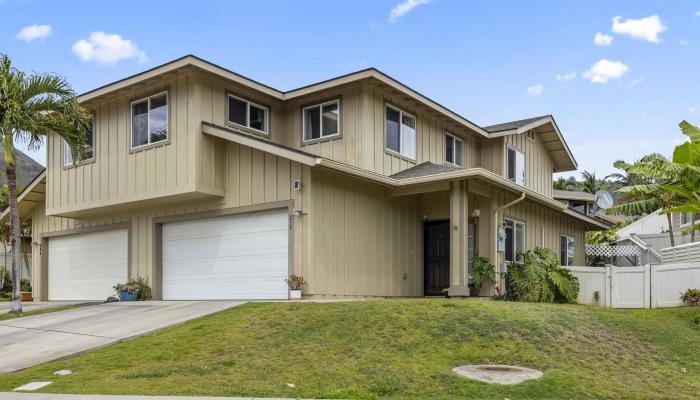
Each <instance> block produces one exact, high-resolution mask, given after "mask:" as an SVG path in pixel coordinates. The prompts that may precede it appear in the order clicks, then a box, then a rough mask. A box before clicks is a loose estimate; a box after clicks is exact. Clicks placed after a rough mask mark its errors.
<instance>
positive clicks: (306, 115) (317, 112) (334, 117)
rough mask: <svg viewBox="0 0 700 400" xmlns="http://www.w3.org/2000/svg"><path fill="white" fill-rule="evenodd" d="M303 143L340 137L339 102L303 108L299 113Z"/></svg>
mask: <svg viewBox="0 0 700 400" xmlns="http://www.w3.org/2000/svg"><path fill="white" fill-rule="evenodd" d="M301 114H302V119H303V121H302V126H303V128H304V141H305V142H308V141H311V140H316V139H325V138H328V137H333V136H338V135H340V101H339V100H333V101H329V102H326V103H321V104H316V105H313V106H309V107H304V108H303V109H302V111H301Z"/></svg>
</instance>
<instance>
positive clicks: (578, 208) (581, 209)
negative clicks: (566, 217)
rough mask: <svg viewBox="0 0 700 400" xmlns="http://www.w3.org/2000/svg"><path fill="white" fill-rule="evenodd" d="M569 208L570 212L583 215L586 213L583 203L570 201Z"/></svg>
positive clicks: (584, 203)
mask: <svg viewBox="0 0 700 400" xmlns="http://www.w3.org/2000/svg"><path fill="white" fill-rule="evenodd" d="M569 206H570V207H571V209H572V210H574V211H576V212H578V213H581V214H583V215H587V214H588V212H587V211H586V209H587V207H586V202H585V201H572V202H571V203H569Z"/></svg>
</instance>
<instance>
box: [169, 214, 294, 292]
mask: <svg viewBox="0 0 700 400" xmlns="http://www.w3.org/2000/svg"><path fill="white" fill-rule="evenodd" d="M288 232H289V228H288V214H287V210H286V209H283V210H272V211H263V212H255V213H248V214H239V215H232V216H224V217H214V218H207V219H200V220H195V221H185V222H173V223H167V224H163V299H164V300H215V299H286V298H287V284H286V283H285V282H284V279H285V278H286V277H287V274H288V263H289V261H288V260H289V258H288V248H289V239H288Z"/></svg>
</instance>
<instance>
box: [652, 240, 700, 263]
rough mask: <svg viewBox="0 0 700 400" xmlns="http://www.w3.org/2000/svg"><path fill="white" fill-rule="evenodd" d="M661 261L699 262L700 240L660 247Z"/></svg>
mask: <svg viewBox="0 0 700 400" xmlns="http://www.w3.org/2000/svg"><path fill="white" fill-rule="evenodd" d="M661 262H662V263H676V262H694V263H698V264H700V242H694V243H688V244H682V245H679V246H676V247H667V248H665V249H661Z"/></svg>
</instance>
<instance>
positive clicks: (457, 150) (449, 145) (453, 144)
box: [445, 133, 464, 167]
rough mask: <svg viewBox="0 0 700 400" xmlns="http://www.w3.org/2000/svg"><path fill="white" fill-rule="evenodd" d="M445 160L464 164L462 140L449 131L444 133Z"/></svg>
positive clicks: (460, 164) (455, 163)
mask: <svg viewBox="0 0 700 400" xmlns="http://www.w3.org/2000/svg"><path fill="white" fill-rule="evenodd" d="M445 161H447V162H448V163H452V164H454V165H459V166H460V167H463V166H464V141H463V140H462V139H460V138H458V137H455V136H452V135H450V134H449V133H445Z"/></svg>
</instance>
